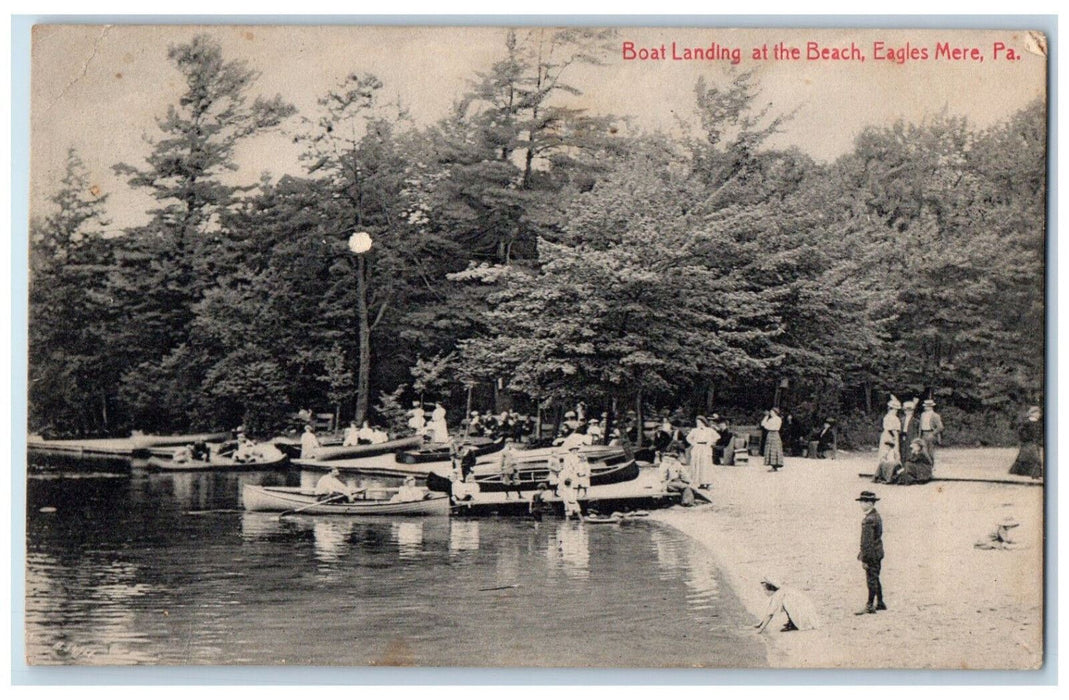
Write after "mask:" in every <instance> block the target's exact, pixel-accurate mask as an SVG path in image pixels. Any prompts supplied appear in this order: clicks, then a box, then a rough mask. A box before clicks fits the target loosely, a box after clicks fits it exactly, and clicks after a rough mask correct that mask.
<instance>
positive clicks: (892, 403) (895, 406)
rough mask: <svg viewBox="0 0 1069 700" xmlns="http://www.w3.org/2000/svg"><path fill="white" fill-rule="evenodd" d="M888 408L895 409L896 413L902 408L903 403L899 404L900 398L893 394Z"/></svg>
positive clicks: (888, 402) (888, 401)
mask: <svg viewBox="0 0 1069 700" xmlns="http://www.w3.org/2000/svg"><path fill="white" fill-rule="evenodd" d="M887 408H893V409H895V410H896V411H897V410H898V409H900V408H902V404H901V402H899V400H898V397H896V396H895V395H894V394H891V398H890V399H888V400H887Z"/></svg>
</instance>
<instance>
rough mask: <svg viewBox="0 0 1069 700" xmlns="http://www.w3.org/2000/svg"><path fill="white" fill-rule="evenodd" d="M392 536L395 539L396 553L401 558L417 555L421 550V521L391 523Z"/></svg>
mask: <svg viewBox="0 0 1069 700" xmlns="http://www.w3.org/2000/svg"><path fill="white" fill-rule="evenodd" d="M391 527H392V529H393V538H394V539H395V540H397V553H398V555H399V556H400V557H401V558H402V559H409V558H412V557H418V556H419V554H420V552H421V551H423V523H422V522H420V521H414V522H395V523H393V524H392V526H391Z"/></svg>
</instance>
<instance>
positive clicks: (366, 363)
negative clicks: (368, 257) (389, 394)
mask: <svg viewBox="0 0 1069 700" xmlns="http://www.w3.org/2000/svg"><path fill="white" fill-rule="evenodd" d="M356 261H357V262H356V312H357V317H358V318H359V321H360V328H359V332H360V360H359V361H360V365H359V366H358V367H357V374H356V376H357V380H356V424H357V425H363V424H364V421H365V420H367V406H368V400H369V396H368V395H369V394H370V393H371V338H370V335H371V324H370V323H369V322H368V310H367V272H366V268H365V264H366V263H365V262H364V256H363V255H358V256H357V258H356Z"/></svg>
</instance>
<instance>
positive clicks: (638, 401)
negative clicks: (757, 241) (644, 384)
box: [635, 389, 646, 447]
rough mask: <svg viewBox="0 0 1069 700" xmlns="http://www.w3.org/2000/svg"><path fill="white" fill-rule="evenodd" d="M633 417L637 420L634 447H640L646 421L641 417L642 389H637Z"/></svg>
mask: <svg viewBox="0 0 1069 700" xmlns="http://www.w3.org/2000/svg"><path fill="white" fill-rule="evenodd" d="M635 415H636V416H637V419H638V429H637V431H636V432H637V433H638V434H637V435H636V436H635V447H642V437H643V435H642V434H643V432H645V431H644V428H645V427H646V425H645V424H646V421H645V419H644V418H643V417H642V389H639V390H638V392H637V393H636V394H635Z"/></svg>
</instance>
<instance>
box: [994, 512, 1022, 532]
mask: <svg viewBox="0 0 1069 700" xmlns="http://www.w3.org/2000/svg"><path fill="white" fill-rule="evenodd" d="M1020 524H1021V523H1019V522H1017V518H1015V517H1013V516H1012V515H1007V516H1006V517H1005V518H1003V519H1002V520H1001V521H999V524H998V526H999V527H1004V528H1007V529H1008V528H1011V527H1017V526H1018V525H1020Z"/></svg>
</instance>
